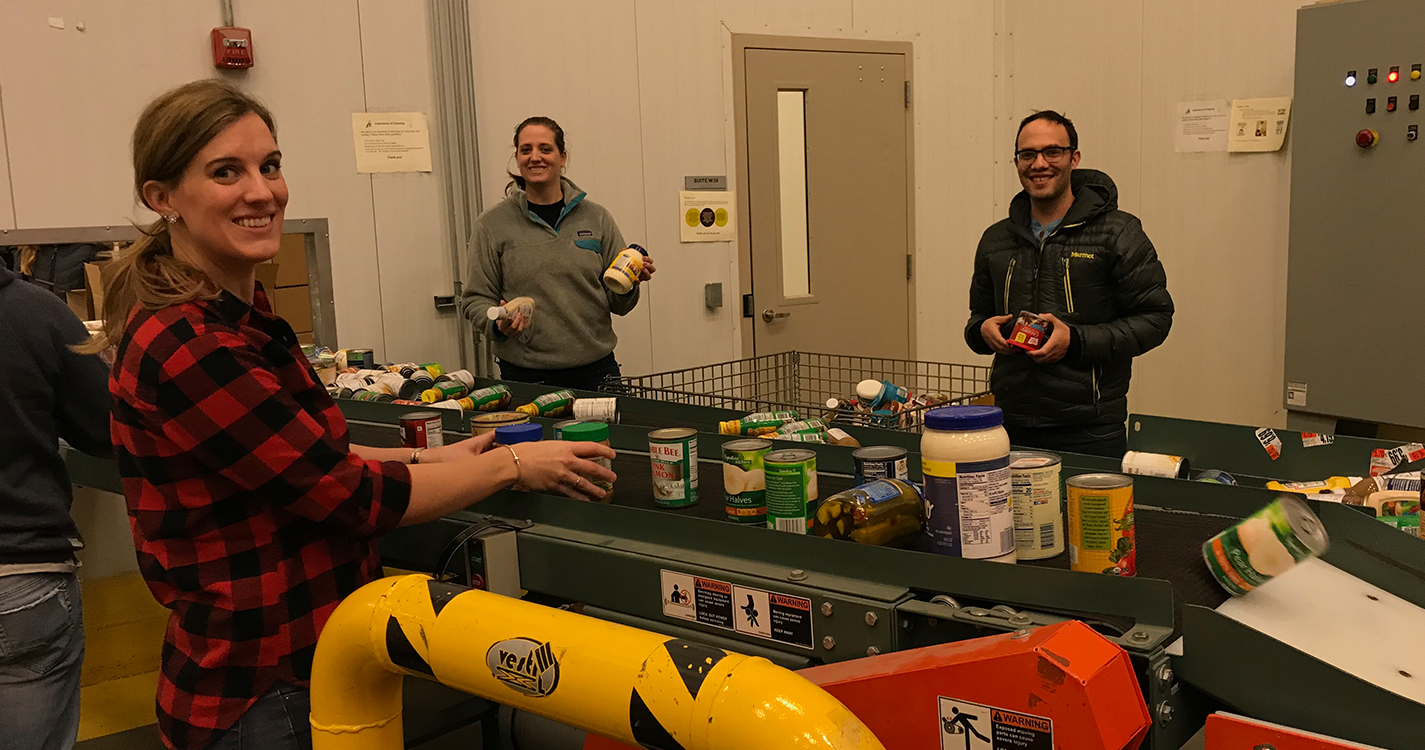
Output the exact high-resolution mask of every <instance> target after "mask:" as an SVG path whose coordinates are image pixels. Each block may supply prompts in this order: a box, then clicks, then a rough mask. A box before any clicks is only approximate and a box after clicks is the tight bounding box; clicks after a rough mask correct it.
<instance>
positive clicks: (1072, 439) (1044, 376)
mask: <svg viewBox="0 0 1425 750" xmlns="http://www.w3.org/2000/svg"><path fill="white" fill-rule="evenodd" d="M1078 146H1079V138H1078V133H1077V131H1075V130H1074V124H1073V123H1072V122H1070V121H1069V119H1068V118H1066V117H1064V116H1063V115H1061V114H1059V113H1057V112H1053V111H1050V110H1045V111H1042V112H1036V113H1034V114H1032V115H1030V116H1029V117H1027V118H1025V120H1024V121H1023V122H1022V123H1020V126H1019V135H1018V136H1017V138H1016V143H1015V159H1014V163H1015V168H1016V169H1017V170H1018V172H1019V181H1020V183H1021V184H1022V185H1024V190H1023V191H1021V192H1020V193H1019V194H1018V195H1016V196H1015V197H1014V200H1013V201H1011V202H1010V206H1009V218H1007V219H1004V220H1003V221H1000V222H998V223H996V224H995V225H993V226H991V227H990V228H989V229H987V230H985V234H984V236H983V237H981V238H980V246H979V248H978V249H977V250H976V251H975V275H974V279H973V280H972V281H971V283H970V321H969V323H968V324H967V325H966V326H965V342H966V343H967V344H969V345H970V348H971V349H973V350H975V351H976V352H978V353H980V354H994V355H996V356H995V361H994V370H993V374H992V375H991V376H990V383H991V390H993V391H994V395H995V403H996V404H998V405H999V407H1000V408H1001V409H1003V410H1004V420H1005V429H1006V430H1008V431H1009V438H1010V441H1011V442H1012V443H1014V444H1015V445H1017V446H1026V447H1034V448H1042V449H1045V450H1058V451H1068V452H1072V453H1091V454H1097V455H1104V456H1109V457H1112V458H1119V457H1121V456H1122V455H1123V454H1124V452H1126V451H1127V450H1128V436H1127V433H1126V432H1124V422H1125V421H1126V420H1127V418H1128V381H1129V378H1130V377H1131V376H1132V372H1133V358H1134V357H1136V356H1138V355H1140V354H1142V353H1144V352H1146V351H1148V350H1150V349H1152V348H1153V347H1155V346H1157V345H1159V344H1161V343H1163V340H1164V339H1166V338H1167V337H1168V329H1169V328H1170V327H1171V326H1172V322H1173V300H1172V297H1170V296H1168V280H1167V275H1166V274H1165V273H1164V271H1163V265H1162V264H1161V263H1159V262H1158V254H1157V252H1155V251H1154V250H1153V243H1152V242H1150V241H1149V240H1148V236H1147V235H1146V234H1144V233H1143V225H1142V224H1141V223H1140V222H1139V221H1138V218H1137V217H1135V216H1133V215H1132V214H1129V213H1127V212H1125V211H1120V210H1118V189H1117V187H1116V186H1114V184H1113V180H1111V179H1109V177H1108V175H1106V174H1104V173H1102V172H1098V171H1095V170H1092V169H1081V170H1077V171H1076V170H1075V169H1074V167H1076V166H1078V163H1079V151H1078ZM1021 310H1027V311H1029V312H1033V313H1038V314H1040V315H1041V316H1043V317H1045V318H1046V319H1048V320H1049V321H1050V323H1051V324H1052V326H1053V327H1052V329H1051V332H1050V335H1049V338H1048V340H1047V341H1046V342H1045V344H1044V346H1043V348H1041V349H1040V350H1039V351H1035V352H1025V351H1024V350H1022V349H1018V348H1015V347H1012V346H1010V345H1009V344H1007V343H1006V342H1005V338H1006V337H1007V336H1008V335H1009V332H1010V330H1011V329H1012V327H1013V325H1014V318H1015V317H1016V316H1017V315H1018V314H1019V312H1020V311H1021Z"/></svg>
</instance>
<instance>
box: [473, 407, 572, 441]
mask: <svg viewBox="0 0 1425 750" xmlns="http://www.w3.org/2000/svg"><path fill="white" fill-rule="evenodd" d="M514 413H515V414H519V412H514ZM522 416H524V418H525V419H529V416H528V415H522ZM474 421H475V420H473V419H472V420H471V422H472V423H473V422H474ZM583 422H584V420H582V419H566V420H564V421H563V422H555V423H554V439H555V440H563V439H564V428H565V427H569V426H571V425H576V424H583Z"/></svg>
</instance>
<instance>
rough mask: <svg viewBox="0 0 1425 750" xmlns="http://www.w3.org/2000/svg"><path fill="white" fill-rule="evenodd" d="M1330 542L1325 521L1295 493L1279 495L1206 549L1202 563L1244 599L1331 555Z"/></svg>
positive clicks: (1216, 537)
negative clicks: (1306, 562)
mask: <svg viewBox="0 0 1425 750" xmlns="http://www.w3.org/2000/svg"><path fill="white" fill-rule="evenodd" d="M1329 546H1330V540H1329V539H1328V538H1327V536H1326V527H1325V526H1323V525H1322V524H1321V519H1320V518H1317V517H1316V514H1315V513H1312V512H1311V508H1310V507H1308V506H1307V505H1306V501H1305V500H1302V499H1301V498H1300V497H1297V496H1296V495H1278V496H1277V499H1276V500H1273V501H1272V502H1271V504H1270V505H1268V506H1266V507H1265V508H1262V509H1261V510H1259V511H1257V512H1256V513H1253V514H1252V515H1250V516H1247V517H1246V518H1244V519H1242V522H1241V523H1239V524H1237V525H1236V526H1233V527H1232V528H1230V529H1228V530H1226V531H1224V532H1222V533H1221V534H1218V535H1217V536H1215V537H1213V538H1211V539H1209V540H1207V542H1206V543H1204V544H1203V545H1202V559H1203V560H1205V561H1206V562H1207V569H1208V570H1210V571H1212V575H1213V577H1215V578H1216V579H1217V582H1218V583H1220V584H1222V588H1224V589H1227V593H1229V594H1232V595H1233V596H1242V595H1243V594H1246V593H1247V592H1248V591H1251V590H1252V589H1255V588H1257V587H1258V586H1261V585H1262V584H1264V583H1266V582H1267V581H1270V580H1271V579H1273V578H1275V577H1277V576H1279V575H1281V574H1282V573H1285V572H1287V571H1288V570H1291V568H1292V566H1294V565H1296V564H1297V563H1299V562H1301V561H1303V560H1309V559H1311V558H1313V557H1318V556H1320V555H1322V554H1324V553H1325V552H1326V548H1327V547H1329Z"/></svg>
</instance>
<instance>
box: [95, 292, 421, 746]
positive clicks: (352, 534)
mask: <svg viewBox="0 0 1425 750" xmlns="http://www.w3.org/2000/svg"><path fill="white" fill-rule="evenodd" d="M270 310H271V308H270V307H268V305H267V298H266V297H265V296H264V294H263V293H262V291H261V290H259V291H258V292H257V295H256V299H255V300H254V304H253V305H248V304H246V303H244V302H243V301H242V300H240V299H238V298H237V297H235V296H233V295H231V294H229V293H226V292H224V293H223V294H222V295H221V296H220V297H218V298H216V299H213V300H210V301H197V302H190V303H187V304H182V305H177V306H173V307H169V308H167V309H164V310H161V311H158V312H147V311H144V310H139V311H137V312H135V313H134V314H133V316H132V317H131V318H130V320H129V322H128V325H127V327H126V328H125V329H124V336H123V339H122V341H120V343H119V347H118V360H117V362H116V364H115V366H114V371H113V376H112V377H111V379H110V381H109V390H110V392H111V393H112V394H113V397H114V418H113V438H114V445H115V449H116V453H117V456H118V462H119V471H120V474H121V475H122V477H123V484H124V495H125V496H126V497H127V499H128V506H129V523H130V527H131V528H132V530H133V535H134V542H135V544H136V545H137V546H138V559H139V567H140V570H141V571H142V573H143V576H144V578H145V580H147V582H148V586H149V590H150V591H152V592H153V595H154V597H156V598H157V599H158V601H159V602H160V603H162V604H163V605H164V606H166V607H168V608H169V609H171V610H173V613H172V615H171V616H170V618H169V621H168V630H167V632H166V633H165V635H164V644H163V655H162V668H161V671H160V673H159V680H158V720H159V728H160V730H161V731H162V733H163V737H164V740H165V742H167V743H168V744H169V745H170V746H171V747H175V748H181V749H184V750H188V749H192V750H202V748H205V747H207V746H208V745H210V744H212V742H213V741H214V740H216V739H217V738H218V736H219V735H220V734H221V733H222V732H223V731H224V730H226V729H228V728H230V727H231V726H232V725H233V724H234V723H236V722H237V720H238V719H239V718H241V717H242V715H243V713H244V712H246V711H247V709H248V708H249V707H250V706H251V705H252V704H253V702H254V701H256V700H257V698H258V697H260V696H261V695H262V694H263V693H264V692H266V691H267V690H268V689H269V688H271V687H272V686H273V685H274V684H275V683H277V682H279V681H280V682H291V683H294V684H298V685H303V686H305V685H306V684H307V681H308V680H309V679H310V677H311V668H312V656H313V653H314V652H315V650H316V645H317V635H318V634H319V633H320V632H321V630H322V626H323V625H324V624H325V623H326V621H327V618H328V617H330V616H331V613H332V611H333V610H334V609H336V605H337V604H338V603H339V602H340V601H341V600H342V598H343V597H345V596H346V595H348V594H350V593H351V592H353V591H355V590H356V589H357V588H359V587H360V586H362V585H363V584H365V583H368V582H370V581H372V580H374V579H376V578H377V577H379V576H380V575H381V567H380V561H379V559H378V557H377V553H376V548H375V544H374V542H373V537H375V536H376V535H377V534H379V533H381V532H383V531H386V530H389V529H391V528H393V527H395V526H396V525H397V523H398V522H399V521H400V520H401V516H402V515H403V514H404V513H405V510H406V505H407V503H408V502H409V501H410V490H411V486H410V476H411V475H410V471H409V470H408V469H407V468H406V466H405V465H404V464H400V463H378V462H375V461H363V460H361V458H359V457H358V456H356V455H355V454H354V453H351V452H350V450H349V448H348V442H347V428H346V420H345V419H344V418H343V417H342V415H341V412H340V411H339V410H338V409H337V407H336V404H335V403H334V402H333V401H332V399H331V397H330V396H329V395H328V394H327V392H326V389H325V388H323V387H322V385H321V384H320V383H319V382H318V381H317V379H316V377H315V376H314V375H313V373H312V370H311V367H310V366H308V364H307V360H306V358H305V357H304V356H303V355H302V352H301V349H300V348H299V347H298V344H297V338H296V336H295V335H294V334H293V332H292V327H291V326H289V325H288V324H287V323H286V322H285V321H283V320H282V319H281V318H279V317H277V316H275V315H273V314H272V313H271V312H270Z"/></svg>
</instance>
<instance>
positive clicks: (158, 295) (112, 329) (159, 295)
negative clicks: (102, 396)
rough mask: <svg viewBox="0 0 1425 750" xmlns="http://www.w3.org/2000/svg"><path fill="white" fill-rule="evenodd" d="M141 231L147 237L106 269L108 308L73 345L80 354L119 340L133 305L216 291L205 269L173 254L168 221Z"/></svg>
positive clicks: (158, 306)
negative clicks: (99, 325)
mask: <svg viewBox="0 0 1425 750" xmlns="http://www.w3.org/2000/svg"><path fill="white" fill-rule="evenodd" d="M139 231H140V232H142V233H143V236H142V237H140V238H139V239H138V240H137V241H135V242H134V243H133V244H132V245H129V246H128V247H126V248H124V249H123V250H121V251H120V253H119V257H118V259H117V260H115V261H114V262H113V264H112V265H111V266H110V269H109V270H108V274H110V278H109V279H108V281H107V282H106V284H105V296H104V309H103V310H102V311H96V312H98V314H99V318H100V320H102V321H103V322H104V326H103V328H101V329H100V330H98V331H96V332H94V334H93V335H92V336H90V337H89V340H88V341H85V342H84V343H82V344H78V345H76V346H75V347H74V350H75V351H77V352H79V353H80V354H98V353H100V352H102V351H104V350H105V349H107V348H109V347H110V346H113V345H116V344H118V343H119V339H120V338H121V337H123V335H124V325H125V324H126V323H127V322H128V319H129V314H130V313H132V312H133V310H134V307H135V306H139V307H142V308H143V309H145V310H162V309H163V308H165V307H170V306H172V305H181V304H183V303H185V302H192V301H193V300H195V299H212V298H213V297H216V296H217V290H216V285H214V284H213V283H211V282H210V281H209V280H208V277H207V275H206V274H204V273H203V272H202V271H200V270H198V269H197V268H196V267H194V266H192V265H190V264H188V263H185V262H183V261H181V260H179V259H178V258H177V257H175V256H174V254H173V241H172V238H171V237H170V235H169V234H168V222H166V221H164V220H163V219H159V220H158V221H155V222H154V223H152V224H150V225H149V226H147V227H140V228H139Z"/></svg>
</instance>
